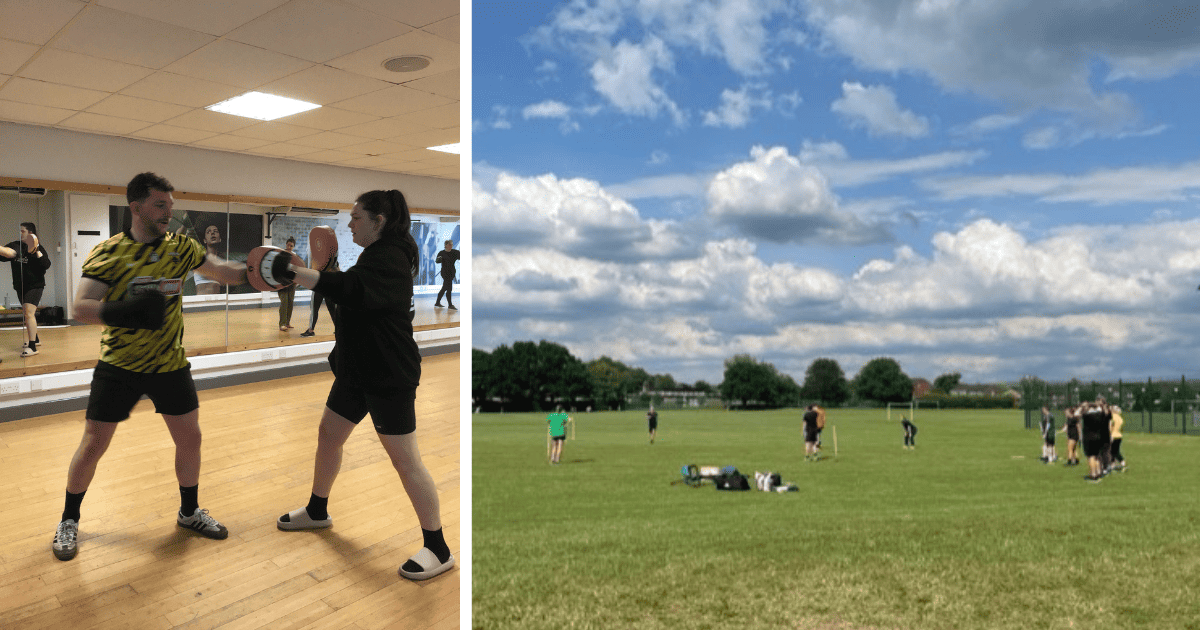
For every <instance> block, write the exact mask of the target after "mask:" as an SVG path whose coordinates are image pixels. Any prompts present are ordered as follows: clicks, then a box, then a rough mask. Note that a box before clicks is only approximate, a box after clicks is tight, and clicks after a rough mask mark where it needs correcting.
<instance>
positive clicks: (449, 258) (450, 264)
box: [433, 241, 459, 311]
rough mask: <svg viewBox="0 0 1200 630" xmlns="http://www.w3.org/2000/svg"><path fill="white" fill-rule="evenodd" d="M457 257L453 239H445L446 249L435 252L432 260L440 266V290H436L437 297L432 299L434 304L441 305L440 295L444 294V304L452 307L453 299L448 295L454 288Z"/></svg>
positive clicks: (452, 308)
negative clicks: (435, 256) (435, 254)
mask: <svg viewBox="0 0 1200 630" xmlns="http://www.w3.org/2000/svg"><path fill="white" fill-rule="evenodd" d="M458 259H459V255H458V250H457V249H454V241H446V249H443V250H442V251H440V252H438V253H437V258H435V259H434V262H436V263H437V264H439V265H441V266H442V290H441V291H438V294H437V299H436V300H434V302H433V305H434V306H441V305H442V295H443V294H444V295H445V296H446V305H447V306H448V307H449V308H450V309H451V310H455V311H456V310H458V309H456V308H454V304H453V302H454V300H453V299H451V297H450V292H451V291H453V290H454V263H455V261H457V260H458Z"/></svg>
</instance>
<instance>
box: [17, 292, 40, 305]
mask: <svg viewBox="0 0 1200 630" xmlns="http://www.w3.org/2000/svg"><path fill="white" fill-rule="evenodd" d="M43 290H44V289H29V290H28V291H26V292H25V293H24V294H23V295H22V296H21V303H22V304H32V305H34V306H41V305H42V291H43Z"/></svg>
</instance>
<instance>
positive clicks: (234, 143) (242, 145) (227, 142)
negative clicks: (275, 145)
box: [192, 134, 271, 151]
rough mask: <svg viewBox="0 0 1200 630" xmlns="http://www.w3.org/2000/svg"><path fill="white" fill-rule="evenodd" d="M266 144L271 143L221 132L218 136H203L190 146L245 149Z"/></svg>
mask: <svg viewBox="0 0 1200 630" xmlns="http://www.w3.org/2000/svg"><path fill="white" fill-rule="evenodd" d="M268 144H271V141H270V140H257V139H255V138H243V137H241V136H231V135H229V134H222V135H219V136H213V137H211V138H205V139H203V140H197V141H196V142H193V143H192V146H196V147H205V148H208V149H221V150H225V151H245V150H246V149H253V148H255V147H261V146H265V145H268Z"/></svg>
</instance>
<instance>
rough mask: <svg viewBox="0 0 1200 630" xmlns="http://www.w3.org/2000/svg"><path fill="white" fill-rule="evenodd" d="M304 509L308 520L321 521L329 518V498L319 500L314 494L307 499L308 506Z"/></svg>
mask: <svg viewBox="0 0 1200 630" xmlns="http://www.w3.org/2000/svg"><path fill="white" fill-rule="evenodd" d="M304 509H305V510H307V511H308V518H311V519H312V520H314V521H323V520H325V519H327V518H329V497H325V498H321V497H319V496H317V495H315V494H314V495H312V496H310V497H309V498H308V506H307V507H305V508H304Z"/></svg>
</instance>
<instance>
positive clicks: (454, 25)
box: [421, 15, 461, 44]
mask: <svg viewBox="0 0 1200 630" xmlns="http://www.w3.org/2000/svg"><path fill="white" fill-rule="evenodd" d="M458 18H459V16H457V15H456V16H454V17H449V18H446V19H444V20H442V21H440V22H434V23H433V24H429V25H426V26H422V27H421V30H422V31H425V32H426V33H433V34H434V35H437V36H438V37H441V38H442V39H448V40H450V41H452V42H454V43H456V44H457V43H459V39H460V37H461V36H460V34H459V33H460V31H459V22H460V20H459V19H458Z"/></svg>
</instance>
